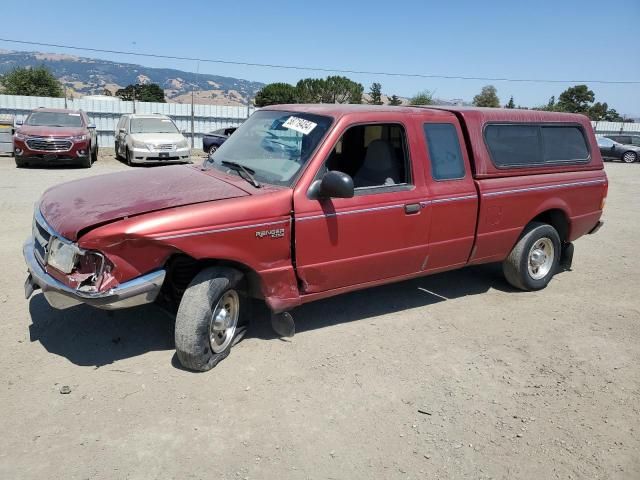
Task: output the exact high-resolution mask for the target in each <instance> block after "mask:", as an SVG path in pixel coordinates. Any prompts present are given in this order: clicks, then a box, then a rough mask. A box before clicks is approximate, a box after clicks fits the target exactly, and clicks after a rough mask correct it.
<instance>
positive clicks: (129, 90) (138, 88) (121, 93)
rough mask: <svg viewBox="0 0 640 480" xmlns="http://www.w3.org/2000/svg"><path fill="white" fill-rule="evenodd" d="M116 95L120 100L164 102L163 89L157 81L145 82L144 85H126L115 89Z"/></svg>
mask: <svg viewBox="0 0 640 480" xmlns="http://www.w3.org/2000/svg"><path fill="white" fill-rule="evenodd" d="M116 97H120V98H121V99H122V100H128V101H131V100H137V101H139V102H159V103H166V100H165V99H164V90H163V89H162V88H160V85H158V84H157V83H145V84H144V85H127V86H126V87H125V88H121V89H119V90H117V91H116Z"/></svg>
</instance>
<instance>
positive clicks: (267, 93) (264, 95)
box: [255, 83, 297, 107]
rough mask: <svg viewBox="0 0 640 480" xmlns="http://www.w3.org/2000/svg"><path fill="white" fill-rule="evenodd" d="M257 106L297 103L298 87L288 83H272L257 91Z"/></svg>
mask: <svg viewBox="0 0 640 480" xmlns="http://www.w3.org/2000/svg"><path fill="white" fill-rule="evenodd" d="M255 103H256V107H266V106H267V105H281V104H285V103H297V97H296V87H294V86H293V85H289V84H288V83H270V84H269V85H265V86H264V87H262V89H261V90H260V91H259V92H258V93H256V98H255Z"/></svg>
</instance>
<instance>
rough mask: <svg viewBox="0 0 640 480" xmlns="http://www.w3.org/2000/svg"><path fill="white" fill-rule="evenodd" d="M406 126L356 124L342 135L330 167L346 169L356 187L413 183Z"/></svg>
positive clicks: (330, 161)
mask: <svg viewBox="0 0 640 480" xmlns="http://www.w3.org/2000/svg"><path fill="white" fill-rule="evenodd" d="M408 165H409V160H408V155H407V142H406V134H405V131H404V127H402V125H396V124H375V125H356V126H354V127H350V128H349V129H348V130H347V131H346V132H345V133H344V134H343V135H342V137H341V138H340V140H339V141H338V143H337V144H336V146H335V147H334V149H333V151H332V152H331V154H330V155H329V158H328V159H327V162H326V165H325V167H326V169H327V170H337V171H340V172H344V173H346V174H347V175H349V176H351V178H353V185H354V187H355V188H356V190H357V189H361V190H364V189H369V188H380V187H393V186H397V185H406V184H408V183H410V178H409V168H408Z"/></svg>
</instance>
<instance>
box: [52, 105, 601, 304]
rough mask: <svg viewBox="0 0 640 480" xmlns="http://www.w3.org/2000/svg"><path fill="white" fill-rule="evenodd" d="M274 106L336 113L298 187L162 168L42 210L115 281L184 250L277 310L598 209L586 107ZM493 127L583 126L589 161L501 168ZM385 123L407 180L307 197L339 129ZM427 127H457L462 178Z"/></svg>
mask: <svg viewBox="0 0 640 480" xmlns="http://www.w3.org/2000/svg"><path fill="white" fill-rule="evenodd" d="M270 108H272V109H276V110H278V109H281V110H293V111H305V112H310V113H316V114H320V115H327V116H331V117H333V118H334V123H333V126H332V128H331V129H330V131H329V132H328V134H327V136H326V138H325V139H324V140H323V141H322V142H321V144H320V146H319V147H318V149H317V151H316V152H315V154H314V155H313V156H312V158H311V159H310V160H309V162H308V164H307V166H306V167H305V169H304V171H303V172H302V174H301V175H300V177H299V179H298V180H297V182H296V184H295V185H294V186H293V187H292V188H284V187H271V186H268V185H265V186H264V188H261V189H255V188H253V187H251V186H249V185H248V184H247V183H246V182H245V181H244V180H242V179H240V178H239V177H237V176H234V175H232V176H228V175H225V174H222V173H220V172H219V171H216V170H208V171H206V172H203V171H201V170H200V169H199V168H197V167H190V166H175V167H164V168H157V169H152V170H149V169H145V170H144V171H140V170H137V171H131V172H125V173H118V174H112V175H105V176H99V177H92V178H89V179H86V180H81V181H75V182H70V183H67V184H64V185H60V186H57V187H54V188H52V189H50V190H49V191H47V192H46V193H45V194H44V196H43V198H42V200H41V203H40V206H41V210H42V213H43V215H44V216H45V218H46V219H47V221H48V222H49V223H50V224H51V226H52V227H53V228H54V229H56V230H57V231H58V232H60V233H61V234H62V235H64V236H66V237H67V238H69V239H72V240H77V241H78V243H79V245H80V246H81V247H82V248H85V249H94V250H99V251H101V252H103V253H104V254H105V255H106V256H107V258H108V259H109V261H110V262H111V263H112V264H113V270H112V272H111V275H112V276H113V278H112V281H111V283H110V284H109V286H113V284H114V282H115V283H117V282H123V281H126V280H130V279H132V278H135V277H137V276H139V275H142V274H145V273H148V272H150V271H152V270H154V269H158V268H162V266H163V265H164V264H165V262H166V261H167V259H168V258H169V257H170V256H171V255H173V254H176V253H183V254H186V255H189V256H191V257H193V258H195V259H216V260H222V261H227V262H234V263H237V264H241V265H244V266H245V267H246V268H247V269H250V270H252V271H253V272H255V273H256V274H257V277H258V278H259V279H260V282H261V290H262V294H263V296H264V297H265V300H266V301H267V303H268V305H269V306H270V307H271V308H272V309H273V310H275V311H283V310H287V309H290V308H293V307H295V306H297V305H299V304H301V303H305V302H308V301H311V300H316V299H318V298H324V297H328V296H332V295H336V294H339V293H342V292H345V291H351V290H355V289H358V288H364V287H367V286H372V285H378V284H382V283H387V282H391V281H395V280H401V279H406V278H412V277H416V276H420V275H425V274H428V273H434V272H439V271H444V270H450V269H453V268H458V267H461V266H464V265H467V264H476V263H485V262H490V261H500V260H503V259H504V258H505V257H506V256H507V255H508V253H509V251H510V250H511V248H512V247H513V245H514V244H515V242H516V241H517V239H518V237H519V235H520V234H521V232H522V230H523V228H524V227H525V225H526V224H527V223H528V222H530V221H531V220H532V219H533V218H535V217H536V216H538V215H540V214H544V213H545V212H547V211H549V210H554V211H558V212H560V213H561V214H562V215H564V217H565V218H566V219H567V221H568V222H569V227H568V235H567V238H565V240H566V241H573V240H575V239H576V238H578V237H580V236H581V235H584V234H585V233H587V232H588V231H589V230H591V228H592V227H593V226H594V225H595V224H596V223H597V221H598V220H599V218H600V216H601V215H602V210H601V204H602V199H603V197H604V196H605V195H606V188H607V183H606V176H605V174H604V171H603V166H602V159H601V157H600V153H599V150H598V148H597V146H596V143H595V138H594V135H593V131H592V129H591V126H590V125H589V123H588V120H587V119H586V117H583V116H580V115H568V114H556V113H548V112H535V111H525V110H500V109H448V108H442V109H430V108H429V109H427V108H415V107H374V106H347V105H293V106H292V105H289V106H278V107H270ZM488 121H504V122H554V123H556V122H561V123H562V122H568V123H573V124H576V123H577V124H580V125H582V126H583V128H584V130H585V132H586V133H587V138H588V141H589V146H590V150H591V160H590V162H589V163H588V164H585V165H577V166H551V167H538V168H535V169H522V168H519V169H508V170H500V169H497V168H495V167H494V166H493V164H492V163H491V161H490V159H489V155H488V152H487V149H486V146H485V145H484V139H483V137H482V129H483V127H484V125H485V124H486V122H488ZM380 122H384V123H401V124H403V125H404V127H405V130H406V133H407V137H408V147H409V153H410V159H411V176H412V179H413V180H412V183H413V185H412V186H411V188H408V189H406V190H403V191H396V192H385V193H379V194H376V195H361V196H356V197H354V198H351V199H333V200H324V201H318V200H310V199H309V198H308V197H307V191H308V189H309V187H310V185H311V183H312V182H313V180H314V177H315V176H316V173H317V171H318V169H320V168H321V166H322V165H323V163H324V161H325V159H326V157H327V155H328V154H329V153H330V152H331V150H332V149H333V147H334V145H335V143H336V142H337V141H338V139H339V138H340V136H341V135H342V133H343V132H344V131H345V130H346V129H347V128H348V127H349V126H352V125H354V124H362V123H380ZM428 122H434V123H451V124H453V125H454V126H455V128H456V131H457V133H458V138H459V141H460V143H461V147H462V150H463V156H464V159H465V169H466V176H465V177H464V178H463V179H461V180H453V181H440V182H436V181H434V180H433V179H432V177H431V168H430V158H429V153H428V149H427V145H426V140H425V138H424V134H423V124H424V123H428ZM414 203H420V204H421V205H422V208H421V209H420V210H419V211H418V212H417V213H414V214H411V215H408V214H406V213H405V210H404V205H406V204H414ZM344 213H349V214H347V215H344ZM271 229H278V230H280V229H282V230H283V235H282V236H280V237H279V238H271V237H270V236H264V235H262V236H261V235H257V234H256V233H257V232H264V231H267V230H271ZM78 236H79V238H78ZM293 255H295V258H293ZM103 288H106V287H104V286H103Z"/></svg>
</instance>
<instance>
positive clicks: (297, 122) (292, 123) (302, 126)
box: [282, 117, 318, 135]
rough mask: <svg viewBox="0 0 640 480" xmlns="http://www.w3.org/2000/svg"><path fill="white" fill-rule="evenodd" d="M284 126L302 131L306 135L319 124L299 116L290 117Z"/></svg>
mask: <svg viewBox="0 0 640 480" xmlns="http://www.w3.org/2000/svg"><path fill="white" fill-rule="evenodd" d="M282 126H283V127H284V128H290V129H291V130H295V131H296V132H300V133H302V134H304V135H309V134H310V133H311V132H312V131H313V129H314V128H316V127H317V126H318V124H317V123H313V122H312V121H310V120H305V119H304V118H299V117H289V118H288V119H287V121H286V122H284V123H283V124H282Z"/></svg>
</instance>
